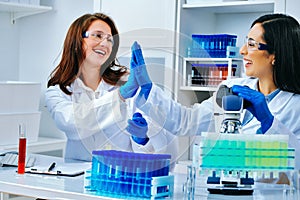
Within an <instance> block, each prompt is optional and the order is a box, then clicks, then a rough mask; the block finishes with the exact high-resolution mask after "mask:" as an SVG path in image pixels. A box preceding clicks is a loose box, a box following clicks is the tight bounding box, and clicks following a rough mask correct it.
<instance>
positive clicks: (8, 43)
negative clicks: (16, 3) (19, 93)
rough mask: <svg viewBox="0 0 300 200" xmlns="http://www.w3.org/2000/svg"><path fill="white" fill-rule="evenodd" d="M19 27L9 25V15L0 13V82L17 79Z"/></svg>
mask: <svg viewBox="0 0 300 200" xmlns="http://www.w3.org/2000/svg"><path fill="white" fill-rule="evenodd" d="M18 32H19V27H18V26H15V25H13V24H11V23H10V15H9V14H8V13H4V12H0V70H1V73H0V80H18V78H19V33H18Z"/></svg>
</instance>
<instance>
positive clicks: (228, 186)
mask: <svg viewBox="0 0 300 200" xmlns="http://www.w3.org/2000/svg"><path fill="white" fill-rule="evenodd" d="M216 103H217V105H218V106H220V107H221V108H222V109H223V112H224V113H223V121H222V123H221V127H220V130H219V133H220V134H240V133H241V129H242V123H241V121H240V117H241V113H242V111H243V108H244V106H245V105H248V104H249V102H245V101H244V99H243V98H242V97H239V96H237V95H235V94H233V92H232V90H231V88H229V87H227V86H225V85H221V86H220V87H219V89H218V91H217V94H216ZM243 176H244V177H242V175H241V174H240V172H239V170H228V169H227V170H221V171H219V172H218V173H216V171H212V176H209V177H208V179H207V184H213V185H214V186H213V187H209V188H208V191H209V192H210V193H211V194H230V195H251V194H252V193H253V189H252V188H251V185H253V184H254V179H253V178H250V177H249V176H248V172H246V173H244V174H243Z"/></svg>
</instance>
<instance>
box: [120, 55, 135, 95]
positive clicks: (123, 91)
mask: <svg viewBox="0 0 300 200" xmlns="http://www.w3.org/2000/svg"><path fill="white" fill-rule="evenodd" d="M133 58H134V56H133V54H132V57H131V61H130V62H131V63H132V62H133V60H132V59H133ZM133 67H135V66H133V65H130V74H129V77H128V81H127V82H126V83H125V84H124V85H122V86H121V87H120V95H121V96H122V97H123V99H127V98H130V97H133V96H134V95H135V94H136V92H137V90H138V88H139V85H138V82H137V80H136V79H135V75H134V72H133V71H134V70H133Z"/></svg>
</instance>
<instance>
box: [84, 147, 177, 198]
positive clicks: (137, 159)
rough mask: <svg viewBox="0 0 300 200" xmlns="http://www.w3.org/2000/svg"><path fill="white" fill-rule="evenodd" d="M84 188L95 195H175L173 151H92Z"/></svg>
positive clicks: (144, 196) (152, 196)
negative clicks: (150, 152) (172, 168)
mask: <svg viewBox="0 0 300 200" xmlns="http://www.w3.org/2000/svg"><path fill="white" fill-rule="evenodd" d="M92 154H93V158H92V169H91V171H87V172H86V173H85V175H86V177H85V181H86V183H85V188H86V190H87V191H89V192H94V193H95V194H96V195H101V196H103V195H104V196H110V197H128V196H134V197H142V198H151V199H154V198H156V197H169V196H172V194H173V190H174V177H173V175H169V168H170V159H171V155H167V154H144V153H133V152H125V151H116V150H101V151H93V152H92Z"/></svg>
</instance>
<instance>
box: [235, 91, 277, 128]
mask: <svg viewBox="0 0 300 200" xmlns="http://www.w3.org/2000/svg"><path fill="white" fill-rule="evenodd" d="M232 91H233V93H235V94H237V95H238V96H240V97H243V98H244V100H247V101H248V102H250V104H249V106H247V107H246V109H247V110H249V111H250V112H251V113H252V115H253V116H254V117H256V119H257V120H258V121H260V123H261V131H262V133H265V132H266V131H267V130H268V129H269V128H270V127H271V125H272V123H273V120H274V116H273V115H272V113H271V112H270V110H269V107H268V105H267V102H266V99H265V96H264V95H263V94H262V93H260V92H258V91H256V90H253V89H250V88H249V87H247V86H240V85H234V86H233V87H232Z"/></svg>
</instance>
